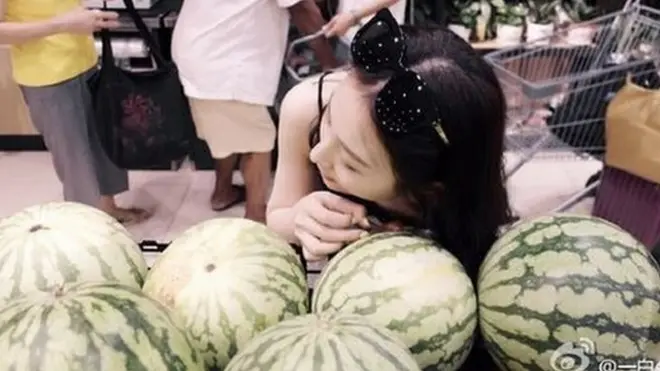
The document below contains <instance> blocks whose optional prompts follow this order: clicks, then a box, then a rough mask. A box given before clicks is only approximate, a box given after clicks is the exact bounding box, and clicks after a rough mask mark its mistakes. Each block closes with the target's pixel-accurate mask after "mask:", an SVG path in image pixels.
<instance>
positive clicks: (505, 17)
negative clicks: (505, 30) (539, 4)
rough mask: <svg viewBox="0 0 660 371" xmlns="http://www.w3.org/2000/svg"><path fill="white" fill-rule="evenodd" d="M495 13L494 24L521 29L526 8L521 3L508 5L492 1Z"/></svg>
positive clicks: (497, 0)
mask: <svg viewBox="0 0 660 371" xmlns="http://www.w3.org/2000/svg"><path fill="white" fill-rule="evenodd" d="M491 6H492V7H493V8H494V11H495V23H497V24H502V25H509V26H515V27H521V26H523V25H524V24H525V17H526V16H527V7H526V6H525V5H524V4H523V3H508V2H505V1H504V0H492V1H491Z"/></svg>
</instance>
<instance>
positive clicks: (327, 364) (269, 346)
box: [225, 312, 419, 371]
mask: <svg viewBox="0 0 660 371" xmlns="http://www.w3.org/2000/svg"><path fill="white" fill-rule="evenodd" d="M347 370H350V371H419V366H418V365H417V362H416V361H415V359H414V358H413V357H412V355H411V354H410V353H409V351H408V350H407V349H406V346H405V345H404V344H403V343H402V342H401V341H400V340H399V339H398V337H397V336H396V335H395V334H394V333H392V332H391V331H389V330H387V329H385V328H382V327H379V326H374V325H373V324H371V323H369V321H367V320H366V319H365V318H364V317H362V316H358V315H353V314H343V313H338V312H334V313H333V312H325V313H319V314H308V315H304V316H300V317H296V318H293V319H289V320H286V321H284V322H280V323H279V324H277V325H275V326H273V327H271V328H269V329H268V330H266V331H264V332H262V333H261V334H259V335H257V336H256V337H255V338H254V339H253V340H252V341H250V343H248V345H247V347H245V348H244V349H243V350H242V351H241V352H240V353H239V354H238V355H237V356H236V357H234V358H233V359H232V360H231V362H230V363H229V366H227V368H226V369H225V371H347Z"/></svg>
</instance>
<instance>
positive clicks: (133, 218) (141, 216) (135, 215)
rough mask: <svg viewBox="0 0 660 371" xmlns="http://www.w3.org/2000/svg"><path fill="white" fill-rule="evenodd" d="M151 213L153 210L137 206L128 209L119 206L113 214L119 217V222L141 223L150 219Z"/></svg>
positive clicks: (128, 223) (126, 223)
mask: <svg viewBox="0 0 660 371" xmlns="http://www.w3.org/2000/svg"><path fill="white" fill-rule="evenodd" d="M151 215H152V213H151V212H149V211H147V210H144V209H140V208H136V207H131V208H128V209H124V208H117V210H115V211H114V212H113V213H112V216H113V217H114V218H115V219H117V221H118V222H119V223H121V224H123V225H133V224H138V223H141V222H143V221H145V220H147V219H149V217H151Z"/></svg>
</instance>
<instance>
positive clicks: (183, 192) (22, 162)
mask: <svg viewBox="0 0 660 371" xmlns="http://www.w3.org/2000/svg"><path fill="white" fill-rule="evenodd" d="M507 158H508V159H509V160H511V159H513V156H508V157H507ZM598 168H599V164H598V163H597V162H594V161H586V160H580V159H576V158H574V157H573V156H569V155H566V154H564V155H561V156H560V155H556V154H553V155H541V156H538V158H536V159H534V160H532V161H531V162H529V163H527V164H526V165H524V166H523V167H522V168H520V169H519V170H518V171H517V172H515V173H514V174H513V175H512V176H511V177H510V179H509V190H510V195H511V202H512V204H513V207H514V209H515V210H516V211H517V212H518V213H520V214H521V215H523V216H528V215H537V214H539V213H544V212H548V211H550V210H553V209H554V208H555V207H557V206H559V205H560V204H561V203H562V202H564V201H565V200H566V199H568V198H569V197H570V196H571V195H572V194H574V193H575V192H578V191H580V190H581V189H582V188H583V187H584V184H585V182H586V180H587V179H588V178H589V176H591V175H592V174H593V173H594V172H595V171H596V170H597V169H598ZM130 177H131V190H130V191H129V192H126V193H125V194H122V195H121V196H120V197H119V202H120V203H122V204H127V205H128V204H132V203H134V204H135V205H137V206H142V207H147V208H149V209H152V210H153V211H154V217H153V218H151V219H150V220H148V221H147V222H145V223H143V224H141V225H136V226H132V227H130V228H129V229H130V230H131V232H132V233H133V234H134V236H135V238H136V239H138V240H143V239H153V240H157V241H161V242H166V241H169V240H171V239H172V238H174V237H176V236H177V235H178V234H180V233H181V232H182V231H183V230H185V229H186V228H188V227H190V226H192V225H194V224H195V223H198V222H201V221H203V220H206V219H209V218H212V217H216V216H218V215H219V214H217V213H215V212H213V211H211V210H210V209H209V207H208V198H209V193H210V191H211V187H212V184H213V174H212V173H211V172H208V171H193V170H192V169H183V170H180V171H176V172H174V171H172V172H166V171H135V172H132V173H131V174H130ZM236 178H237V179H236V180H237V182H240V181H241V180H240V176H238V174H237V176H236ZM0 179H2V189H1V191H0V217H4V216H8V215H11V214H12V213H14V212H16V211H18V210H20V209H22V208H24V207H26V206H29V205H33V204H37V203H42V202H47V201H52V200H59V199H61V190H60V184H59V182H58V180H57V178H56V176H55V173H54V171H53V169H52V166H51V163H50V156H49V154H48V153H47V152H20V153H0ZM591 203H592V201H591V200H590V199H587V200H585V201H583V202H582V203H580V204H579V205H577V206H576V207H575V208H574V211H577V212H586V213H588V212H590V208H591ZM242 214H243V208H242V207H241V206H237V207H234V208H232V209H230V210H228V211H226V212H224V213H222V214H221V215H220V216H241V215H242Z"/></svg>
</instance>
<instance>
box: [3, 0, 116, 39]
mask: <svg viewBox="0 0 660 371" xmlns="http://www.w3.org/2000/svg"><path fill="white" fill-rule="evenodd" d="M6 11H7V4H6V0H0V45H1V44H9V45H12V44H21V43H24V42H27V41H30V40H35V39H40V38H43V37H46V36H50V35H54V34H58V33H62V32H72V33H88V34H91V33H92V32H94V31H96V30H99V29H101V28H115V27H117V26H119V22H118V21H117V19H118V16H117V13H115V12H106V11H101V10H88V9H84V8H79V9H75V10H72V11H70V12H68V13H64V14H62V15H61V16H57V17H53V18H50V19H46V20H43V21H35V22H5V21H4V19H5V14H6Z"/></svg>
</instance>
